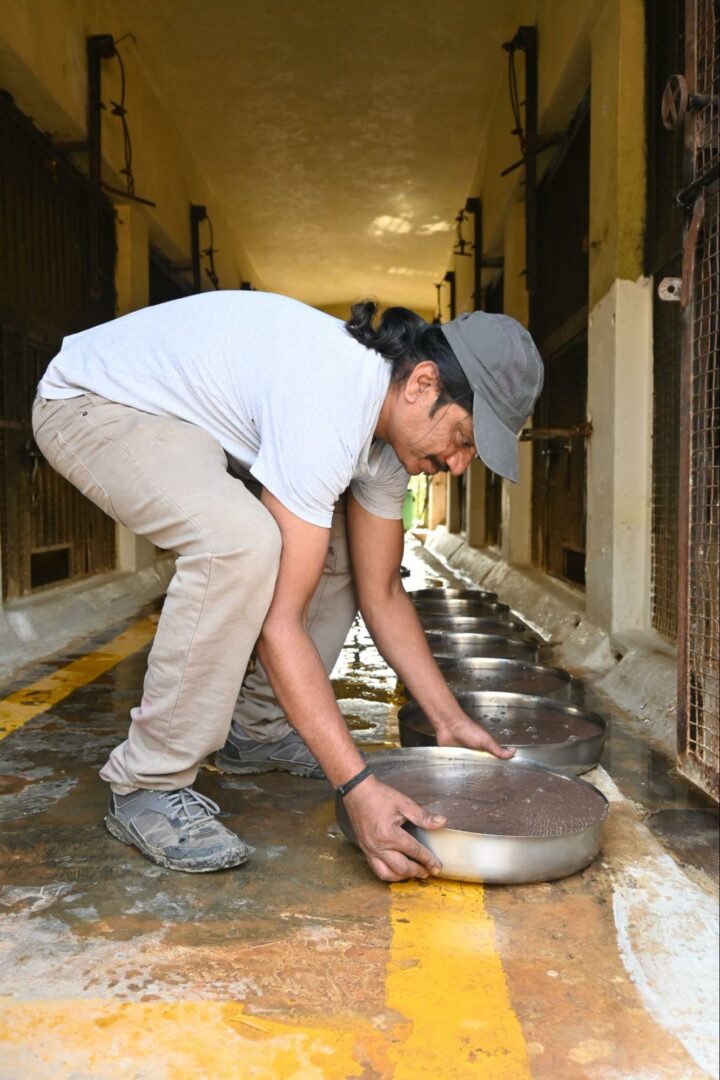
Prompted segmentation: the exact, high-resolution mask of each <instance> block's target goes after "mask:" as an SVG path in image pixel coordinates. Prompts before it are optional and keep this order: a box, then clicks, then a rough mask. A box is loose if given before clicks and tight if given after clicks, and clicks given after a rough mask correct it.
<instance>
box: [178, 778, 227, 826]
mask: <svg viewBox="0 0 720 1080" xmlns="http://www.w3.org/2000/svg"><path fill="white" fill-rule="evenodd" d="M166 798H167V802H168V805H169V807H170V809H171V810H172V811H173V813H175V814H177V815H178V816H179V817H182V818H184V819H185V820H184V825H185V827H186V828H188V829H192V828H195V827H196V826H197V825H202V824H203V822H205V821H207V819H208V818H209V817H215V815H216V814H219V813H220V807H219V806H218V804H217V803H216V802H213V801H212V799H208V797H207V795H201V794H200V792H199V791H194V790H193V788H190V787H187V788H179V789H178V790H177V791H169V792H168V794H167V796H166Z"/></svg>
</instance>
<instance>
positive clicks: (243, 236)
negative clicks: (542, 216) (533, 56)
mask: <svg viewBox="0 0 720 1080" xmlns="http://www.w3.org/2000/svg"><path fill="white" fill-rule="evenodd" d="M516 9H517V5H516V3H515V2H514V0H445V2H444V3H441V2H439V0H202V2H200V0H180V2H178V0H152V3H150V4H148V3H147V0H117V3H116V11H117V13H118V14H120V15H121V16H122V17H123V19H124V21H125V22H126V27H127V30H128V31H132V32H133V33H134V34H135V36H136V39H137V44H136V46H135V48H136V49H137V52H138V55H139V58H140V59H141V61H142V63H143V65H144V66H145V68H146V70H147V72H148V75H149V77H150V79H151V80H152V82H153V83H154V85H155V87H156V89H157V92H158V95H159V97H160V98H161V99H162V101H163V102H164V104H165V105H166V107H169V109H170V110H171V112H172V114H173V116H174V119H175V122H176V124H177V127H178V129H179V132H180V134H181V136H182V137H183V138H184V140H185V142H186V144H187V146H188V147H189V149H190V151H191V153H192V154H193V156H194V158H195V160H196V161H197V163H198V165H199V167H200V169H201V170H202V171H203V173H204V174H205V176H206V177H207V178H208V180H209V183H210V185H211V187H212V188H213V190H214V191H215V193H216V195H217V197H218V199H219V201H220V203H221V205H222V206H223V208H224V210H225V213H226V216H227V218H228V220H229V222H230V225H231V227H232V228H233V230H234V232H235V235H236V236H237V238H238V240H239V241H240V242H241V243H242V244H243V246H244V247H245V250H246V251H247V253H248V255H249V257H250V259H251V260H252V263H253V265H254V266H255V269H256V271H257V274H258V275H259V278H260V281H261V283H262V287H263V288H266V289H270V290H272V291H276V292H283V293H287V294H289V295H292V296H295V297H297V298H299V299H301V300H305V301H306V302H308V303H311V304H316V305H318V306H329V305H334V304H343V303H347V302H348V301H349V300H351V299H353V298H357V297H359V296H365V295H375V296H378V297H379V298H380V299H381V300H383V301H384V302H393V303H403V304H407V305H408V306H410V307H416V308H420V309H429V308H432V307H433V306H434V302H435V290H434V287H433V282H435V281H437V280H439V277H441V276H442V274H443V273H444V271H445V268H446V265H447V260H448V256H449V252H450V249H451V247H452V244H453V241H454V231H453V230H454V220H453V219H454V217H455V214H456V213H457V211H458V210H459V208H460V207H461V206H463V205H464V203H465V199H466V197H467V196H468V195H469V194H471V190H470V189H471V184H472V179H473V175H474V172H475V168H476V165H477V161H478V157H479V153H480V151H481V148H482V141H483V137H484V133H485V130H486V127H487V124H488V118H489V116H490V114H491V111H492V106H493V102H494V101H495V98H496V95H497V92H498V91H499V90H500V91H502V89H504V86H505V81H506V64H507V60H506V54H505V53H504V52H503V51H502V49H501V47H500V46H501V43H502V42H503V41H505V40H507V39H508V38H510V37H512V36H513V34H514V32H515V30H516V28H517V23H516V19H515V15H516ZM501 84H502V85H501ZM503 164H504V163H503ZM137 171H138V172H140V166H138V170H137ZM466 234H467V233H466Z"/></svg>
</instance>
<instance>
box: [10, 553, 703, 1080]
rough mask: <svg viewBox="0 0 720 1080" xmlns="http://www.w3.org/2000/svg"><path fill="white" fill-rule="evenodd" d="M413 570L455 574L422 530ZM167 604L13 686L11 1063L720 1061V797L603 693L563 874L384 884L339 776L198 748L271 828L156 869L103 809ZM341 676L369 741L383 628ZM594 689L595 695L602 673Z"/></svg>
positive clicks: (616, 1077)
mask: <svg viewBox="0 0 720 1080" xmlns="http://www.w3.org/2000/svg"><path fill="white" fill-rule="evenodd" d="M406 562H407V563H408V564H409V565H410V566H411V568H412V576H411V578H410V580H409V583H408V584H409V587H419V586H421V585H423V584H425V583H426V582H428V581H433V580H437V579H438V578H440V579H442V580H449V579H450V575H449V574H448V573H446V572H445V570H444V569H443V568H442V567H440V566H439V565H438V564H437V563H436V562H435V561H434V560H432V559H431V558H429V557H428V556H427V555H426V554H425V553H423V552H422V551H421V550H419V549H418V548H413V549H412V550H409V551H408V553H407V558H406ZM152 626H153V615H152V613H151V612H145V613H143V614H141V616H140V617H139V618H138V619H136V620H134V621H133V622H132V623H131V624H128V625H126V626H121V627H116V628H115V630H114V631H113V632H111V633H108V634H105V635H103V636H101V637H98V638H96V639H93V640H89V641H86V642H84V643H82V644H81V645H80V646H79V647H78V648H77V651H76V652H74V653H69V654H66V655H62V656H54V657H52V658H51V659H49V660H47V661H46V662H44V663H43V664H41V665H37V666H35V667H33V668H32V669H27V670H26V671H24V672H23V673H22V677H21V678H20V679H18V680H16V682H15V683H14V684H12V685H11V686H8V687H6V688H5V690H4V691H3V692H2V698H3V700H1V701H0V738H2V739H3V741H2V743H1V744H0V829H1V832H2V845H1V847H0V853H1V855H0V858H1V862H0V877H1V881H2V884H1V887H0V955H1V956H2V961H1V963H0V973H1V974H0V982H1V985H0V993H1V994H2V995H3V1000H2V1011H1V1012H0V1080H21V1078H22V1080H25V1078H31V1080H35V1078H38V1080H39V1078H42V1080H46V1078H47V1080H61V1078H74V1080H80V1078H82V1080H99V1078H102V1080H120V1078H122V1080H135V1078H137V1080H140V1078H143V1080H145V1078H148V1080H149V1078H152V1080H165V1078H167V1080H176V1078H186V1077H187V1078H208V1080H213V1078H226V1077H242V1078H245V1077H253V1078H259V1080H266V1078H267V1080H271V1078H272V1080H277V1078H281V1080H284V1078H298V1080H314V1078H317V1080H325V1078H327V1080H336V1078H337V1080H346V1078H358V1080H371V1078H390V1077H393V1078H395V1080H405V1078H412V1080H418V1078H425V1077H428V1078H432V1080H435V1078H448V1080H455V1078H464V1077H477V1078H482V1080H484V1078H489V1080H495V1078H498V1080H505V1078H516V1077H518V1078H520V1077H530V1076H532V1077H537V1078H547V1080H558V1078H576V1077H577V1078H586V1077H587V1078H591V1080H661V1078H662V1080H664V1078H667V1080H684V1078H696V1077H697V1078H700V1077H707V1076H717V1073H718V1066H717V1053H718V1049H717V897H716V882H717V846H716V845H717V811H716V810H715V809H713V808H711V807H710V806H709V805H708V804H707V803H705V801H704V800H703V799H702V798H701V797H700V796H698V795H695V794H693V793H692V792H690V791H689V789H688V788H687V787H686V786H685V785H684V784H683V783H682V782H681V781H680V780H679V779H678V778H677V777H673V776H672V775H671V774H670V773H669V772H668V769H667V766H666V765H665V763H664V762H663V761H662V760H661V759H659V758H658V756H657V755H653V754H651V752H650V751H649V750H648V749H647V747H645V746H644V745H643V744H642V741H641V740H639V739H638V738H637V736H636V735H633V734H632V733H631V732H629V731H628V730H627V729H626V728H625V726H624V725H623V722H622V717H619V716H617V715H615V714H613V713H612V712H608V710H607V709H603V707H602V702H601V703H600V708H601V711H605V712H606V715H609V719H610V722H611V735H610V739H609V743H608V750H607V754H606V762H605V765H606V768H599V769H597V770H595V771H594V772H593V773H592V774H589V776H588V779H590V780H592V781H593V782H595V783H596V784H597V785H598V786H599V787H601V788H602V790H603V791H604V792H605V794H606V795H607V796H608V798H609V799H610V802H611V812H610V816H609V819H608V822H607V824H606V830H605V838H604V843H603V850H602V853H601V855H600V857H599V858H598V860H597V861H596V862H595V863H594V864H593V865H592V866H591V867H589V868H588V869H587V870H586V871H585V872H584V873H582V874H578V875H575V876H573V877H571V878H567V879H565V880H564V881H560V882H554V883H552V884H541V885H531V886H525V887H514V888H502V887H488V888H483V887H481V886H477V885H465V886H463V885H459V884H455V883H451V882H443V881H433V882H431V883H429V884H427V885H425V884H403V885H395V886H391V887H388V886H386V885H383V884H382V883H381V882H379V881H377V880H376V879H375V878H374V877H373V875H372V874H371V873H370V871H369V870H368V868H367V867H366V865H365V863H364V861H363V859H362V858H361V856H360V855H359V854H358V852H357V851H355V850H354V849H353V848H352V847H351V846H350V845H349V844H348V843H347V842H346V841H345V840H344V839H343V838H342V836H341V835H340V834H339V831H338V829H337V826H336V825H335V820H334V812H333V801H332V798H331V796H330V789H329V787H328V786H327V785H326V784H325V783H322V782H317V781H307V780H301V779H296V778H293V777H289V776H285V775H280V774H271V775H268V776H265V777H249V778H241V777H236V778H233V777H228V776H223V775H221V774H220V773H218V772H216V771H215V770H214V769H213V768H212V767H211V766H206V767H204V768H203V770H202V772H201V775H200V779H199V783H198V787H199V788H200V789H201V790H202V791H203V792H205V793H206V794H208V795H209V796H210V797H211V798H213V799H215V800H216V801H217V802H219V803H220V805H221V807H222V808H223V820H224V821H225V822H226V823H227V824H228V825H229V826H230V827H231V828H234V829H237V831H238V832H240V833H241V834H242V835H243V837H245V838H246V839H247V840H248V841H249V842H250V843H251V844H252V845H253V847H254V848H255V851H254V854H253V856H252V859H251V860H250V862H249V863H248V864H247V865H246V866H244V867H242V868H240V869H239V870H237V871H227V872H224V873H220V874H214V875H212V876H210V875H208V876H205V875H198V876H193V875H182V874H173V873H171V872H167V871H164V870H162V869H160V868H159V867H155V866H153V865H152V864H150V863H149V862H147V861H146V860H144V859H143V858H142V857H141V856H140V855H139V854H138V853H137V852H135V851H134V850H133V849H130V848H128V847H125V846H123V845H120V844H119V843H118V842H117V841H115V840H113V839H112V838H111V837H110V836H109V835H108V834H107V833H106V831H105V829H104V827H103V825H102V817H103V810H104V803H105V797H106V795H105V790H104V786H103V785H102V783H101V782H100V781H99V780H98V778H97V769H98V767H99V765H100V764H101V763H102V762H103V760H104V758H105V757H106V755H107V753H108V751H109V750H110V748H111V747H112V746H113V745H114V744H115V743H116V742H117V741H118V739H119V738H120V737H121V735H122V732H123V730H124V727H125V725H126V723H127V712H128V709H129V707H130V706H131V705H132V704H134V703H135V702H136V701H137V697H138V688H139V686H140V683H141V679H142V675H143V669H144V657H145V654H146V651H147V648H148V644H149V640H150V638H151V635H152ZM334 674H335V686H336V692H337V694H338V697H339V699H340V704H341V708H342V710H343V712H344V714H345V715H346V717H347V719H348V723H349V725H350V727H351V729H352V730H353V732H354V734H355V737H356V738H357V740H358V742H359V743H361V744H362V745H363V746H364V747H365V748H366V749H368V750H372V749H373V748H377V747H379V746H384V745H394V744H396V741H397V739H396V725H395V714H396V708H397V704H398V695H397V688H396V685H395V682H394V679H393V678H392V677H391V675H390V673H389V672H388V671H387V669H386V668H385V666H384V665H383V664H382V661H381V660H380V658H379V657H378V656H377V653H376V652H375V650H374V648H373V647H372V645H371V643H370V642H369V641H368V639H367V636H366V634H365V631H364V629H363V628H362V626H357V627H355V628H354V629H353V631H352V632H351V634H350V637H349V639H348V643H347V645H346V648H345V650H344V653H343V656H342V658H341V661H340V662H339V664H338V667H337V669H336V672H335V673H334ZM588 694H589V696H590V697H592V690H591V689H589V690H588Z"/></svg>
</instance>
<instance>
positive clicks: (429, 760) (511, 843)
mask: <svg viewBox="0 0 720 1080" xmlns="http://www.w3.org/2000/svg"><path fill="white" fill-rule="evenodd" d="M369 763H370V766H371V768H372V771H373V772H374V773H375V775H376V776H377V777H378V779H379V780H382V781H383V783H386V784H389V785H390V786H391V787H394V788H396V789H397V790H398V791H402V792H403V793H404V794H405V795H409V796H410V797H411V798H412V799H414V800H415V801H416V802H418V803H420V805H421V806H424V807H425V809H427V810H429V811H430V813H433V814H444V815H445V817H447V819H448V823H447V826H446V827H445V828H442V829H437V830H431V831H426V830H425V829H420V828H417V827H416V826H414V825H409V824H408V825H406V826H405V828H406V829H407V830H408V832H410V833H411V834H412V835H413V836H416V837H417V839H418V840H419V841H420V843H421V844H424V845H425V847H427V848H429V849H430V850H431V851H432V852H433V854H434V855H436V857H437V858H438V859H439V860H440V862H441V863H442V872H441V876H442V877H445V878H452V879H454V880H456V881H482V882H485V883H486V884H492V885H522V884H526V883H528V882H532V881H553V880H555V879H556V878H561V877H566V876H567V875H568V874H574V873H576V872H577V871H578V870H582V869H583V868H584V867H586V866H587V865H588V864H589V863H591V862H592V860H593V859H594V858H595V856H596V855H597V853H598V851H599V850H600V843H601V840H602V823H603V821H604V820H605V818H606V817H607V813H608V803H607V800H606V798H605V796H604V795H602V793H601V792H599V791H598V790H597V788H595V787H593V786H592V785H591V784H588V783H586V782H585V781H584V780H578V779H576V778H575V777H569V776H564V775H562V774H560V773H554V772H552V771H550V770H549V769H543V768H541V767H539V766H536V765H529V764H524V765H523V764H517V763H514V762H513V763H509V762H505V761H499V760H498V759H497V758H493V757H491V756H490V755H488V754H481V753H477V752H476V751H473V750H461V749H456V748H446V747H442V748H440V747H415V748H414V749H412V750H385V751H381V752H379V753H377V754H373V755H372V756H371V757H370V759H369ZM335 813H336V816H337V820H338V824H339V825H340V828H341V829H342V831H343V833H344V834H345V836H347V837H348V839H349V840H351V841H352V842H353V843H356V842H357V841H356V839H355V835H354V833H353V829H352V825H351V824H350V819H349V817H348V815H347V811H346V809H345V806H344V804H343V800H342V799H341V798H340V796H337V797H336V801H335Z"/></svg>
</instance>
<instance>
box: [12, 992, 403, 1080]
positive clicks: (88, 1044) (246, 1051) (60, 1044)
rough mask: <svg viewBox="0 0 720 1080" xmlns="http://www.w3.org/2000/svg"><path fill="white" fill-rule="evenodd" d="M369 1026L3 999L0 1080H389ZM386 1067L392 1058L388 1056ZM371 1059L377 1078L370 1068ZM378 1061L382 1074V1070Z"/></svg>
mask: <svg viewBox="0 0 720 1080" xmlns="http://www.w3.org/2000/svg"><path fill="white" fill-rule="evenodd" d="M384 1038H386V1036H383V1035H381V1033H379V1032H378V1031H376V1030H375V1029H374V1028H373V1027H372V1025H370V1024H369V1023H365V1024H363V1025H361V1026H360V1027H359V1028H358V1027H356V1026H355V1025H351V1024H349V1023H347V1022H345V1023H344V1024H338V1025H333V1024H332V1021H328V1020H325V1022H324V1023H323V1021H321V1020H318V1024H317V1027H311V1028H308V1027H304V1026H302V1025H297V1026H294V1025H291V1024H285V1023H282V1022H278V1021H275V1020H267V1019H265V1018H263V1017H257V1016H252V1015H247V1014H246V1013H245V1012H244V1009H243V1006H242V1005H240V1004H235V1003H229V1002H214V1001H194V1002H191V1001H188V1002H185V1001H180V1002H152V1003H146V1004H144V1003H140V1002H129V1003H127V1004H119V1003H112V1002H107V1001H97V1000H85V1001H78V1000H44V1001H12V1000H11V999H8V998H5V999H3V1000H2V1015H1V1016H0V1060H2V1062H3V1068H4V1069H5V1070H6V1071H5V1072H3V1073H2V1075H3V1076H28V1077H29V1076H32V1077H38V1078H42V1080H69V1078H70V1077H73V1076H88V1077H90V1076H97V1077H101V1076H102V1077H111V1076H112V1077H116V1076H117V1077H121V1076H133V1077H137V1078H138V1080H154V1078H155V1077H173V1078H175V1077H177V1078H178V1080H238V1078H240V1077H253V1078H254V1080H353V1078H355V1077H357V1078H358V1080H361V1078H362V1077H363V1076H365V1077H366V1076H368V1075H370V1076H376V1077H377V1076H380V1077H386V1076H391V1075H392V1074H391V1073H388V1072H387V1071H386V1069H385V1067H384V1065H383V1057H384V1054H383V1051H382V1049H380V1053H379V1054H378V1052H377V1051H376V1050H375V1049H374V1048H375V1047H376V1046H377V1045H378V1044H379V1043H382V1041H383V1039H384ZM385 1060H387V1059H386V1058H385ZM361 1061H365V1062H367V1063H368V1064H369V1065H370V1068H371V1069H372V1070H373V1071H366V1069H365V1065H364V1064H361V1063H360V1062H361ZM375 1063H377V1064H379V1065H380V1068H379V1069H377V1068H375Z"/></svg>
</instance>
